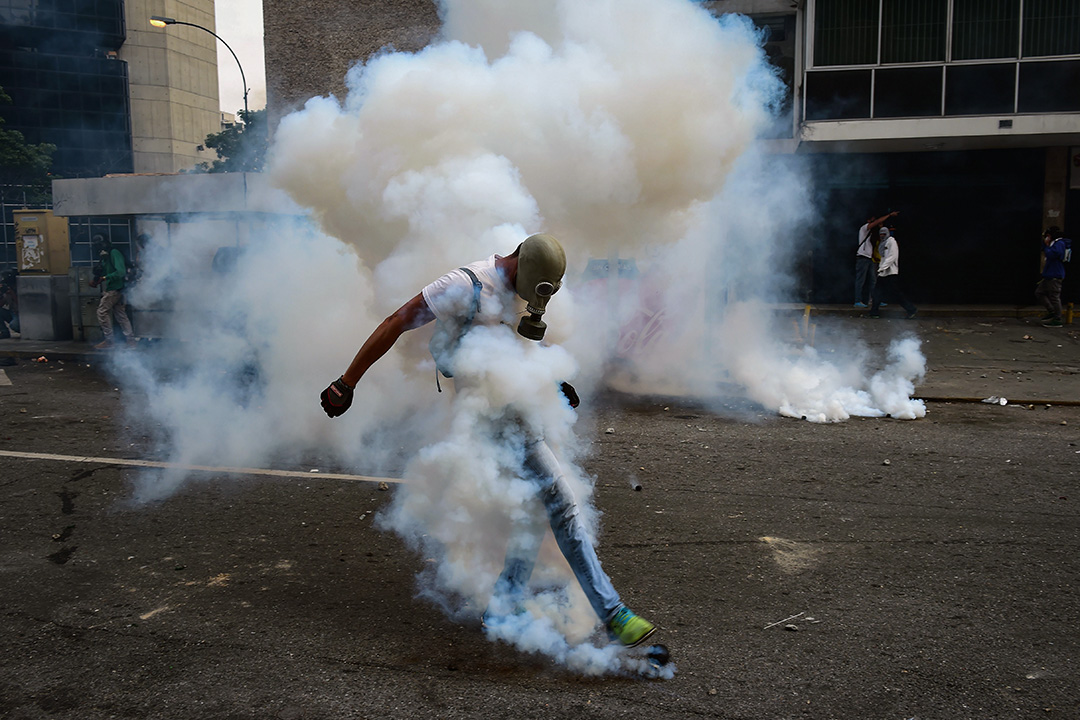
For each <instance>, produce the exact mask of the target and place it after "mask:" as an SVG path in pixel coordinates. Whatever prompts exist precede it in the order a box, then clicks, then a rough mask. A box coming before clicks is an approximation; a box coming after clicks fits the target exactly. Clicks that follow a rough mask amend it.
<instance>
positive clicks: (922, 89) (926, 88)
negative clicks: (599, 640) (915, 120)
mask: <svg viewBox="0 0 1080 720" xmlns="http://www.w3.org/2000/svg"><path fill="white" fill-rule="evenodd" d="M937 115H941V66H940V65H937V66H934V67H914V68H888V69H881V70H878V71H877V77H875V79H874V117H876V118H878V117H881V118H887V117H927V116H937Z"/></svg>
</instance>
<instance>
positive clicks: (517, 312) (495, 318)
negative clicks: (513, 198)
mask: <svg viewBox="0 0 1080 720" xmlns="http://www.w3.org/2000/svg"><path fill="white" fill-rule="evenodd" d="M497 257H498V256H497V255H492V256H491V257H489V258H488V259H487V260H479V261H477V262H474V263H470V264H468V265H466V266H465V267H467V268H468V269H469V270H472V272H473V273H474V274H475V275H476V279H477V280H479V281H480V285H481V290H480V310H479V312H477V313H476V314H475V315H474V316H473V319H472V325H471V327H476V326H495V325H500V324H501V325H507V326H509V327H510V328H513V329H516V328H517V323H518V319H519V318H520V317H521V316H522V315H527V314H528V311H527V310H526V309H525V301H524V300H522V299H521V298H520V297H518V295H517V293H516V292H514V291H513V290H512V289H510V288H508V287H507V286H506V282H505V281H504V280H503V278H502V275H501V274H500V273H499V269H498V267H496V265H495V259H496V258H497ZM421 293H422V294H423V296H424V302H426V303H427V306H428V308H430V309H431V312H432V314H433V315H435V319H436V321H437V322H436V324H435V331H434V333H433V335H432V338H431V343H430V344H429V346H428V347H429V349H430V350H431V355H432V357H434V358H435V363H436V365H437V366H438V367H439V369H440V370H441V371H442V372H443V374H444V375H446V376H447V377H451V376H452V374H453V354H454V351H455V350H456V348H457V344H458V342H460V340H461V335H462V333H461V327H462V325H463V324H464V322H465V320H466V319H467V318H468V317H469V313H470V312H471V311H472V308H474V307H475V305H474V303H475V302H476V301H475V288H474V286H473V281H472V278H470V277H469V275H468V274H467V273H466V272H465V271H464V270H462V269H461V268H457V269H455V270H451V271H450V272H448V273H446V274H445V275H443V276H442V277H440V278H439V279H437V280H435V281H434V282H432V283H430V284H428V285H427V286H426V287H424V289H423V290H421ZM514 335H515V337H517V334H516V333H514ZM519 339H522V340H524V338H520V337H519Z"/></svg>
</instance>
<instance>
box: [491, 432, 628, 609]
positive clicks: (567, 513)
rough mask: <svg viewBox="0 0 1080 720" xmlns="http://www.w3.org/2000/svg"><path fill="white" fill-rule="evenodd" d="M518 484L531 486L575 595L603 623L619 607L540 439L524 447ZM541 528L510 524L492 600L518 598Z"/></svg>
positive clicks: (555, 465) (532, 563)
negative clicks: (574, 584)
mask: <svg viewBox="0 0 1080 720" xmlns="http://www.w3.org/2000/svg"><path fill="white" fill-rule="evenodd" d="M523 470H524V473H523V477H524V479H526V480H528V481H529V482H532V483H533V484H534V485H535V486H536V492H537V496H538V497H539V499H540V500H541V501H542V502H543V503H544V508H545V509H546V510H547V516H548V523H549V524H550V525H551V531H552V533H554V535H555V542H556V544H558V546H559V550H561V551H562V554H563V557H564V558H566V561H567V562H568V563H569V564H570V569H571V570H573V571H574V576H575V577H576V578H577V581H578V583H579V584H580V585H581V589H582V590H584V591H585V596H586V597H587V598H588V599H589V604H591V605H592V608H593V610H594V611H595V612H596V615H597V616H598V617H599V618H600V619H601V620H602V621H604V622H607V621H608V620H610V619H611V617H612V616H613V615H614V614H615V613H616V612H617V611H618V610H619V608H621V607H622V601H620V600H619V593H617V592H616V591H615V587H614V586H613V585H612V584H611V578H609V577H608V576H607V573H605V572H604V569H603V568H602V567H600V559H599V558H598V557H597V556H596V549H595V548H593V544H592V539H591V538H590V537H589V534H588V533H587V532H586V531H585V526H584V524H583V523H582V522H581V518H580V517H579V516H578V506H577V500H576V499H575V497H574V492H573V490H571V489H570V485H569V484H568V483H567V482H566V478H565V477H564V476H563V473H562V469H561V468H560V467H559V461H558V460H556V459H555V454H554V453H552V452H551V448H549V447H548V445H547V443H546V442H544V441H543V439H531V440H528V441H527V442H526V445H525V461H524V465H523ZM544 533H545V528H544V526H543V524H542V523H540V522H537V520H536V518H531V519H528V520H524V521H522V522H520V523H516V524H515V526H514V527H513V529H512V531H511V537H510V543H509V547H508V548H507V550H506V563H505V565H504V566H503V571H502V574H501V575H500V576H499V580H498V582H496V584H495V593H496V595H507V596H513V595H515V594H522V593H524V591H525V586H526V585H527V584H528V582H529V577H530V576H531V575H532V571H533V567H534V566H535V565H536V557H537V554H538V553H539V552H540V543H541V542H543V539H544Z"/></svg>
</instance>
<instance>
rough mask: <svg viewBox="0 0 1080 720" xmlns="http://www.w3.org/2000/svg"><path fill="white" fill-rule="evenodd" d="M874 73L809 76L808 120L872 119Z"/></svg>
mask: <svg viewBox="0 0 1080 720" xmlns="http://www.w3.org/2000/svg"><path fill="white" fill-rule="evenodd" d="M871 72H872V71H871V70H838V71H833V72H811V73H807V76H806V119H807V120H848V119H852V118H868V117H870V79H871V75H870V73H871Z"/></svg>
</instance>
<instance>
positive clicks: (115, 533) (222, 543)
mask: <svg viewBox="0 0 1080 720" xmlns="http://www.w3.org/2000/svg"><path fill="white" fill-rule="evenodd" d="M800 322H802V320H801V319H800V318H799V316H798V315H795V316H794V317H793V319H792V333H793V337H795V339H796V340H797V339H798V337H797V336H799V335H800V334H801V335H802V339H803V340H806V339H807V336H808V335H809V333H810V330H811V326H812V328H813V341H814V345H815V347H816V348H817V351H818V352H821V353H823V354H826V353H837V352H844V348H845V347H846V344H845V343H846V339H847V338H849V337H850V336H851V335H852V333H855V334H857V335H859V336H860V337H862V338H864V339H865V341H866V342H867V343H868V344H869V345H871V346H873V347H882V346H884V345H885V344H887V343H888V341H889V340H890V339H892V338H894V337H897V336H899V335H901V334H909V333H914V334H915V335H917V336H918V337H919V338H920V339H921V340H922V343H923V345H922V347H923V351H924V352H925V354H926V356H927V367H928V372H927V375H926V378H925V380H924V381H923V382H922V383H921V384H920V385H919V386H918V387H917V388H916V392H915V396H916V397H922V398H925V399H927V407H928V412H927V415H926V417H925V418H922V419H919V420H914V421H899V420H893V419H890V418H852V419H851V420H848V421H846V422H842V423H834V424H814V423H809V422H804V421H801V420H797V419H790V418H784V417H780V416H778V415H777V414H776V413H775V412H771V411H768V410H765V409H763V408H760V407H757V406H754V405H753V404H752V403H749V402H747V401H740V400H739V399H738V398H735V399H732V400H731V402H730V403H728V404H727V405H726V406H722V407H719V408H713V409H712V410H707V409H705V408H704V407H703V406H702V405H701V404H700V403H696V402H692V401H689V400H686V399H680V398H675V397H640V396H632V395H628V394H625V393H616V392H607V393H604V394H601V395H600V396H599V397H594V398H591V401H590V402H589V403H587V404H586V405H583V406H582V408H581V409H580V413H581V422H579V425H578V427H579V430H580V431H581V432H582V433H583V434H585V435H586V436H587V437H589V438H590V439H591V440H592V443H593V448H594V452H593V453H592V455H591V457H590V458H589V459H588V461H587V469H588V471H589V472H590V473H592V474H593V475H594V476H595V478H596V496H595V499H596V504H597V506H598V508H599V509H600V510H601V511H602V512H603V522H602V526H603V533H602V536H601V542H600V547H599V552H600V557H601V559H602V560H603V562H604V565H605V568H606V569H607V570H608V571H609V573H610V574H611V576H612V578H613V580H614V582H615V584H616V586H617V587H618V588H619V589H620V591H621V592H622V593H623V596H624V598H625V599H626V600H627V601H628V603H629V604H630V605H631V606H632V607H634V608H635V609H636V610H637V611H638V612H641V613H642V614H644V615H646V616H648V617H650V618H651V619H653V620H654V621H656V622H657V623H658V624H659V626H660V628H661V630H660V638H661V640H662V641H663V642H665V643H666V644H667V645H668V646H669V647H670V648H671V651H672V655H673V660H674V662H675V664H676V667H677V672H676V674H675V676H674V678H673V679H671V680H647V679H642V678H640V677H623V676H605V677H582V676H580V675H578V674H575V673H573V672H570V671H568V670H566V669H563V668H561V667H559V666H557V665H555V664H554V663H552V662H551V661H550V660H548V659H547V658H545V657H542V656H529V655H522V654H520V653H518V652H517V651H515V650H513V649H512V648H510V647H508V646H506V645H502V644H499V643H493V642H491V641H489V640H487V639H486V638H485V636H484V634H483V633H482V632H481V630H480V628H479V624H478V622H469V621H465V622H452V621H451V620H449V619H447V618H446V617H445V616H444V615H443V614H442V613H441V612H440V611H439V610H438V608H436V607H434V606H433V605H431V604H430V603H428V602H426V601H425V600H423V599H420V598H417V597H415V590H416V586H415V582H414V577H415V575H416V574H417V572H418V571H419V570H421V569H422V567H423V564H424V562H425V558H423V557H421V556H419V555H417V554H415V553H413V552H411V551H410V550H409V549H408V548H406V547H405V546H403V544H402V543H401V542H400V540H399V539H398V538H396V537H395V536H393V535H391V534H388V533H385V532H382V531H380V530H378V529H377V528H376V527H375V526H374V524H373V519H374V518H375V517H376V515H377V513H378V511H379V510H380V508H382V507H384V506H385V505H386V503H387V500H388V498H389V497H390V496H391V495H392V494H393V493H394V492H395V488H396V486H395V485H394V484H388V485H383V486H380V484H379V483H378V482H377V481H374V480H373V481H368V480H364V479H355V478H346V477H342V478H334V477H328V476H325V475H324V476H319V477H315V476H310V475H309V476H307V477H305V476H304V475H303V473H307V472H308V471H309V469H308V468H291V469H292V470H298V471H299V472H298V473H297V474H296V475H293V476H290V475H287V474H279V475H276V476H275V475H267V474H249V475H242V474H238V475H232V476H227V475H225V474H215V473H214V472H203V473H200V474H198V479H197V480H196V481H194V482H192V483H189V484H188V485H187V486H186V487H185V489H184V490H183V491H182V492H180V493H179V494H177V495H175V496H173V497H171V498H169V499H168V500H167V501H164V502H161V503H158V504H154V505H149V506H133V505H132V504H131V503H130V502H129V498H130V491H131V481H132V477H133V474H134V473H135V472H137V468H136V467H132V466H125V465H118V464H115V463H114V462H111V461H110V459H116V458H126V459H130V460H136V461H138V460H153V459H154V458H152V457H149V456H148V455H147V453H149V451H150V450H149V447H148V446H147V445H146V444H145V438H144V436H143V434H142V433H140V431H139V428H132V427H130V426H126V425H125V424H124V422H125V421H124V420H123V418H124V414H123V412H122V407H121V405H122V403H123V401H124V393H125V391H124V388H123V387H122V383H119V382H117V380H116V379H115V378H113V377H111V376H110V375H109V374H108V372H107V371H106V369H105V363H104V362H103V361H102V359H101V357H100V355H97V354H94V353H91V352H89V351H88V350H85V351H79V350H77V349H76V350H71V348H70V347H68V346H64V348H60V349H57V352H56V353H53V357H51V358H50V357H48V356H47V355H45V354H44V352H43V351H42V347H41V346H37V345H33V344H31V343H29V342H27V343H22V344H19V341H0V358H9V360H8V362H14V363H15V364H14V365H8V366H3V367H0V370H3V371H4V372H3V375H2V376H0V517H2V523H0V540H2V542H0V611H2V613H0V616H2V620H0V622H2V626H0V638H2V639H0V650H2V653H0V716H2V717H4V718H12V719H16V718H18V719H30V718H46V717H47V718H61V719H71V720H75V719H79V720H86V719H89V720H97V719H99V718H102V719H104V718H185V719H200V720H201V719H217V718H221V719H225V718H229V719H247V718H251V719H252V720H254V719H256V718H259V719H263V718H281V719H282V720H298V719H309V720H311V719H323V718H325V719H332V718H372V719H374V718H510V717H512V718H564V717H565V718H570V717H573V718H731V719H735V718H739V719H747V720H750V719H759V718H760V719H780V718H815V719H816V718H840V719H844V720H848V719H850V720H867V719H870V718H874V719H876V718H881V719H890V720H891V719H896V720H907V719H909V718H918V719H919V720H931V719H938V718H940V719H948V720H962V719H966V718H971V719H972V720H975V719H988V718H1033V717H1040V718H1043V717H1048V718H1056V717H1057V718H1077V717H1080V562H1078V561H1077V553H1078V551H1080V522H1078V520H1080V507H1078V505H1080V432H1078V431H1077V430H1078V428H1080V328H1078V327H1077V326H1075V325H1074V326H1068V327H1066V328H1063V329H1047V328H1042V327H1041V326H1039V325H1038V323H1037V322H1035V321H1034V320H1033V319H1031V318H1023V317H1007V318H996V317H967V318H949V317H928V318H924V319H920V320H915V321H905V320H901V319H896V318H893V319H882V320H878V321H872V320H868V319H862V318H850V317H824V316H823V317H812V318H809V320H808V321H806V322H805V324H803V325H800ZM54 349H56V348H54ZM39 353H40V354H39ZM39 357H44V358H45V360H44V361H42V362H36V361H35V360H36V358H39ZM8 383H10V384H8ZM990 397H999V398H1000V397H1004V398H1006V402H1005V404H1000V401H999V402H994V403H990V402H982V400H984V399H987V398H990ZM608 429H610V430H611V432H608ZM45 454H48V455H50V456H51V457H41V456H42V455H45ZM280 469H281V470H290V468H280ZM635 487H640V489H635Z"/></svg>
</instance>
